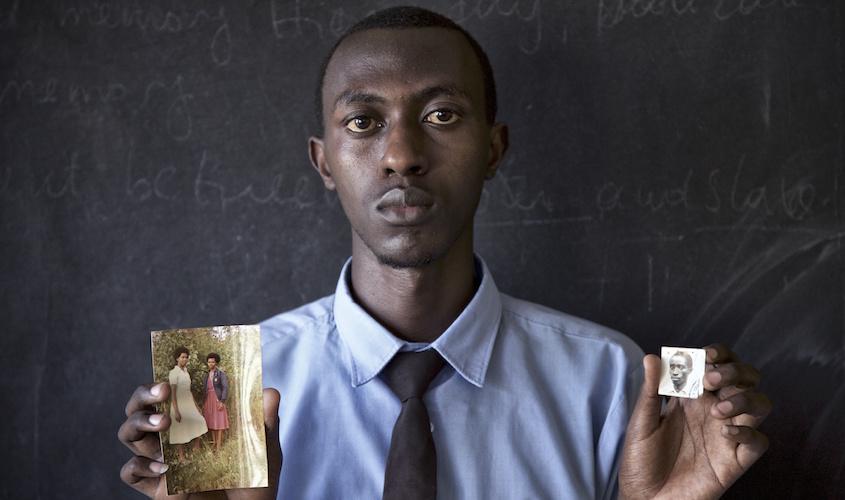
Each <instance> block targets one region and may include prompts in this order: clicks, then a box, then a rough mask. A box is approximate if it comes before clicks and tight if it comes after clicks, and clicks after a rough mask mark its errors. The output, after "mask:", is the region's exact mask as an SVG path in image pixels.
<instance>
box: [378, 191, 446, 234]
mask: <svg viewBox="0 0 845 500" xmlns="http://www.w3.org/2000/svg"><path fill="white" fill-rule="evenodd" d="M432 206H434V198H432V197H431V195H429V194H428V193H426V192H425V191H423V190H421V189H418V188H412V187H409V188H404V189H399V188H395V189H391V190H390V191H388V192H386V193H385V194H384V195H382V197H381V198H380V199H379V202H378V204H377V205H376V209H377V210H378V212H379V213H380V214H381V215H382V216H383V217H384V218H385V219H386V220H387V221H388V222H389V223H391V224H396V225H401V226H406V225H415V224H422V223H423V222H425V221H427V220H428V219H429V217H430V216H431V214H432V211H431V208H432Z"/></svg>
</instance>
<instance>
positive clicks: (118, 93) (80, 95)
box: [68, 83, 126, 106]
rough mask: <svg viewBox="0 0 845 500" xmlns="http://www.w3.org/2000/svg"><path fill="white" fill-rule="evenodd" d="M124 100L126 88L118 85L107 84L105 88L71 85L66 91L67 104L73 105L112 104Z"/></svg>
mask: <svg viewBox="0 0 845 500" xmlns="http://www.w3.org/2000/svg"><path fill="white" fill-rule="evenodd" d="M125 98H126V87H124V86H123V85H122V84H120V83H108V84H106V85H105V86H100V85H83V84H79V83H71V84H70V86H69V89H68V102H69V103H70V104H73V105H77V106H78V105H81V104H89V103H92V102H94V101H96V102H99V103H100V104H112V103H115V102H118V101H123V100H124V99H125Z"/></svg>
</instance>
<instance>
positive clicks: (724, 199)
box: [595, 156, 824, 221]
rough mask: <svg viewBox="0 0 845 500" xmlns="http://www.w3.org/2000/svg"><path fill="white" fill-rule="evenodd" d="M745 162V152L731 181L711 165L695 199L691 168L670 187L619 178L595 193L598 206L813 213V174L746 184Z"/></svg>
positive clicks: (621, 209)
mask: <svg viewBox="0 0 845 500" xmlns="http://www.w3.org/2000/svg"><path fill="white" fill-rule="evenodd" d="M744 163H745V157H744V156H743V157H742V158H740V161H739V164H738V166H737V168H736V172H735V173H734V175H733V177H732V180H731V181H730V182H729V183H725V182H722V181H721V179H722V177H724V173H723V172H722V170H721V169H711V170H710V171H709V172H708V173H707V176H706V178H707V186H706V188H705V191H706V193H707V194H706V196H699V198H698V199H694V196H693V194H692V191H691V183H693V182H694V181H695V182H696V183H698V182H700V181H699V177H697V176H695V172H694V170H692V169H690V170H689V171H687V173H686V175H685V177H684V179H683V180H682V181H681V182H679V183H677V185H675V186H673V187H669V188H662V189H654V188H650V187H648V186H646V185H645V184H641V185H640V186H638V187H636V188H634V189H629V188H628V187H626V186H622V185H620V184H619V183H617V182H607V183H605V184H604V185H603V186H602V187H601V188H599V190H598V192H597V193H596V198H595V203H596V207H597V208H598V210H599V213H600V214H601V216H602V217H603V216H604V215H605V214H607V213H609V212H631V211H633V210H637V209H643V208H645V209H647V210H648V211H649V212H650V213H657V212H661V211H667V210H671V209H676V208H679V209H683V210H685V211H690V210H696V209H705V210H707V211H708V212H710V213H713V214H717V213H720V212H722V211H723V210H725V209H726V208H727V209H729V210H733V211H734V212H736V213H747V212H754V213H758V214H760V215H764V216H767V217H774V216H776V215H778V214H779V213H782V214H783V215H785V216H787V217H788V218H789V219H792V220H796V221H800V220H803V219H804V218H805V217H806V216H807V215H808V214H811V213H813V210H814V205H816V204H819V203H816V202H817V200H816V198H817V189H816V187H815V185H814V184H813V182H812V181H811V179H810V178H804V179H800V180H797V181H791V182H790V181H788V180H787V177H786V175H781V176H780V177H778V178H776V179H775V180H774V184H775V185H774V186H772V184H771V183H769V184H767V185H757V186H753V187H751V188H744V187H743V186H744V183H743V182H742V180H743V179H742V173H743V169H744ZM823 203H824V201H821V204H823Z"/></svg>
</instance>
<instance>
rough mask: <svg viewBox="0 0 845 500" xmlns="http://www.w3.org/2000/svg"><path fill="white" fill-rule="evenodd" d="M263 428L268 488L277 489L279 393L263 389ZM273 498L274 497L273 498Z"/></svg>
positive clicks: (280, 463) (279, 454)
mask: <svg viewBox="0 0 845 500" xmlns="http://www.w3.org/2000/svg"><path fill="white" fill-rule="evenodd" d="M263 395H264V426H265V429H264V430H265V432H266V434H265V435H266V437H267V456H268V457H269V464H268V465H269V467H270V472H269V479H270V488H271V490H273V491H276V490H278V488H279V474H281V472H282V461H283V457H282V446H281V444H280V443H279V400H280V399H281V397H280V396H279V391H277V390H276V389H264V394H263ZM273 498H275V496H274V497H273Z"/></svg>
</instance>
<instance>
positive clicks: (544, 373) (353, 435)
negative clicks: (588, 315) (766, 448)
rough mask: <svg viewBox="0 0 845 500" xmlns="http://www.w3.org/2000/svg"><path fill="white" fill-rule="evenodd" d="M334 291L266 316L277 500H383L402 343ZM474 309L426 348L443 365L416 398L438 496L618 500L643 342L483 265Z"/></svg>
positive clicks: (342, 284)
mask: <svg viewBox="0 0 845 500" xmlns="http://www.w3.org/2000/svg"><path fill="white" fill-rule="evenodd" d="M350 263H351V260H350V261H348V262H347V263H346V266H345V267H344V269H343V272H342V273H341V278H340V280H339V281H338V285H337V290H336V292H335V294H334V295H332V296H328V297H324V298H322V299H320V300H317V301H316V302H313V303H311V304H307V305H305V306H302V307H300V308H298V309H296V310H294V311H291V312H287V313H283V314H280V315H278V316H275V317H273V318H270V319H268V320H267V321H265V322H263V323H262V324H261V343H262V357H263V373H264V375H263V377H264V386H265V387H274V388H276V389H278V390H279V392H280V393H281V395H282V400H281V405H280V408H279V417H280V419H281V421H280V425H279V438H280V440H281V444H282V452H283V454H284V464H283V467H282V473H281V478H280V491H279V497H278V498H280V499H345V498H355V499H358V498H363V499H378V498H381V494H382V486H383V482H384V466H385V462H386V460H387V452H388V449H389V446H390V436H391V433H392V431H393V425H394V423H395V421H396V417H397V416H398V415H399V409H400V403H399V401H398V400H397V399H396V397H395V396H394V395H393V393H392V392H391V390H390V388H389V387H388V386H387V384H386V383H385V382H384V381H383V380H382V378H381V377H380V376H379V373H380V372H381V370H382V368H384V366H385V365H386V364H387V363H388V362H389V361H390V360H391V358H393V356H394V355H395V354H396V353H397V352H399V351H400V350H422V349H425V348H428V347H429V345H427V344H409V343H407V342H405V341H403V340H400V339H398V338H396V337H395V336H393V335H392V334H391V333H390V332H388V331H387V330H386V329H385V328H384V327H383V326H381V325H380V324H379V323H378V322H377V321H376V320H375V319H373V318H372V317H371V316H369V315H368V314H367V313H366V312H365V311H364V310H363V309H362V308H361V307H359V306H358V305H357V304H356V303H355V302H354V300H353V299H352V297H351V295H350V292H349V286H348V275H349V268H350ZM476 275H477V276H478V275H480V276H482V279H481V283H480V285H479V288H478V290H477V291H476V294H475V296H474V298H473V299H472V301H471V302H470V304H469V305H468V306H467V307H466V309H465V310H464V311H463V312H462V313H461V315H460V316H459V317H458V318H457V319H456V320H455V322H454V323H453V324H452V325H451V326H450V327H449V329H448V330H446V331H445V332H444V333H443V334H442V335H441V336H440V337H439V338H438V339H437V340H436V341H434V342H433V343H431V344H430V347H431V348H433V349H436V350H437V351H438V352H439V353H440V354H441V355H442V356H443V358H444V359H446V361H447V365H446V366H445V367H444V368H443V370H442V371H441V372H440V373H439V374H438V375H437V377H436V378H435V379H434V381H432V383H431V386H430V387H429V390H428V392H427V393H426V395H425V397H424V401H425V404H426V406H427V408H428V412H429V414H430V417H431V423H432V435H433V437H434V442H435V446H436V449H437V489H438V498H441V499H475V498H478V499H498V498H502V499H522V498H530V499H537V498H561V499H584V498H614V497H615V496H616V489H617V484H616V474H617V470H618V467H619V460H620V456H621V450H622V444H623V441H624V436H625V429H626V427H627V424H628V418H629V415H630V412H631V410H632V408H633V405H634V402H635V399H636V396H637V393H638V391H639V388H640V385H641V383H642V378H643V374H642V356H643V353H642V351H641V350H640V348H639V347H638V346H637V345H636V344H635V343H634V342H633V341H632V340H630V339H629V338H627V337H625V336H624V335H622V334H620V333H617V332H615V331H612V330H609V329H607V328H604V327H602V326H599V325H596V324H594V323H591V322H589V321H586V320H583V319H579V318H575V317H573V316H569V315H566V314H564V313H561V312H558V311H554V310H552V309H549V308H546V307H543V306H540V305H537V304H532V303H529V302H525V301H522V300H518V299H515V298H512V297H509V296H507V295H505V294H502V293H500V292H499V291H498V289H497V288H496V285H495V283H494V282H493V278H492V277H491V276H490V273H489V272H488V270H487V267H486V265H485V264H484V263H483V261H481V260H480V259H477V260H476Z"/></svg>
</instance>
